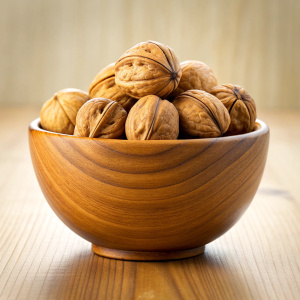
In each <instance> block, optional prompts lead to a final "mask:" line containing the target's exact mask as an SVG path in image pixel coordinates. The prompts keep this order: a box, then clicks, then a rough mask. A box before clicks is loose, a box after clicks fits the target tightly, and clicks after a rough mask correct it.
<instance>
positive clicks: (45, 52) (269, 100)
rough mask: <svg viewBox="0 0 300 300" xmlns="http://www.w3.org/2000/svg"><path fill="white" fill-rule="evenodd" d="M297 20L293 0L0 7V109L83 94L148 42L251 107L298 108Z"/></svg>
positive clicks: (298, 4) (19, 0) (18, 1)
mask: <svg viewBox="0 0 300 300" xmlns="http://www.w3.org/2000/svg"><path fill="white" fill-rule="evenodd" d="M299 13H300V1H299V0H284V1H283V0H264V1H260V0H253V1H247V0H227V1H222V0H215V1H206V0H197V1H196V0H185V1H180V0H164V1H161V0H144V1H140V0H115V1H106V0H90V1H88V2H86V1H81V0H72V1H70V0H65V1H60V0H51V1H49V0H48V1H38V0H30V1H24V0H15V1H13V2H11V1H5V0H2V1H0V36H1V41H2V43H1V47H0V58H1V59H0V95H1V98H0V103H2V104H9V103H14V104H28V103H30V104H36V105H37V106H38V107H40V106H41V105H42V103H43V102H44V101H46V100H47V99H49V98H50V97H52V95H53V94H54V93H55V92H57V91H58V90H61V89H63V88H68V87H75V88H80V89H82V90H85V91H87V89H88V87H89V85H90V83H91V82H92V79H93V78H94V76H95V75H96V74H97V73H98V72H99V71H100V69H102V68H103V67H105V66H106V65H108V64H109V63H111V62H114V61H116V60H118V59H119V57H120V56H121V55H122V54H123V53H124V51H126V50H127V49H129V48H130V47H132V46H133V45H135V44H137V43H139V42H142V41H147V40H149V39H152V40H156V41H158V42H161V43H165V44H167V45H169V46H170V47H172V48H173V49H174V51H175V53H176V54H177V56H178V57H179V59H180V61H185V60H193V59H194V60H200V61H204V62H205V63H207V64H208V65H209V66H210V67H211V68H212V69H213V71H214V73H215V75H216V77H217V79H218V82H219V83H220V84H222V83H232V84H238V85H241V86H243V87H245V89H246V91H248V92H249V94H250V95H251V96H252V97H253V99H254V100H255V101H256V103H257V105H258V107H259V108H262V107H265V108H285V109H288V108H300V101H299V96H298V92H297V91H298V83H299V80H300V78H299V69H300V56H299V52H300V39H299V35H300V18H299ZM37 24H38V25H37ZM20 91H22V95H21V96H20Z"/></svg>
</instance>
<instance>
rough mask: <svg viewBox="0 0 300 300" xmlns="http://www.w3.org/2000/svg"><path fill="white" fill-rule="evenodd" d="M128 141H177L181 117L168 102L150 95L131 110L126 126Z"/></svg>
mask: <svg viewBox="0 0 300 300" xmlns="http://www.w3.org/2000/svg"><path fill="white" fill-rule="evenodd" d="M125 133H126V136H127V139H128V140H175V139H177V137H178V134H179V116H178V112H177V110H176V108H175V106H174V105H173V104H172V103H171V102H169V101H168V100H161V99H160V98H159V97H158V96H155V95H149V96H146V97H143V98H141V99H140V100H139V101H138V102H137V103H136V104H135V105H134V106H133V107H132V109H131V110H130V112H129V114H128V118H127V120H126V124H125Z"/></svg>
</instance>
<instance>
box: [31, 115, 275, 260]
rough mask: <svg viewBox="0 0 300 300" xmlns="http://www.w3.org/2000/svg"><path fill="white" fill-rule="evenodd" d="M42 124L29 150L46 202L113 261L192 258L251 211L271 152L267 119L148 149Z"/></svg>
mask: <svg viewBox="0 0 300 300" xmlns="http://www.w3.org/2000/svg"><path fill="white" fill-rule="evenodd" d="M39 122H40V120H39V119H36V120H35V121H33V122H32V123H31V124H30V127H29V145H30V151H31V157H32V162H33V165H34V168H35V172H36V175H37V178H38V181H39V183H40V186H41V189H42V191H43V193H44V195H45V197H46V199H47V200H48V202H49V204H50V206H51V207H52V208H53V210H54V211H55V212H56V214H57V215H58V216H59V217H60V219H61V220H62V221H63V222H64V223H65V224H66V225H67V226H69V227H70V228H71V229H72V230H74V231H75V232H76V233H78V234H79V235H80V236H81V237H83V238H85V239H86V240H88V241H90V242H91V243H93V244H94V245H95V246H96V247H93V249H98V250H97V251H95V253H97V254H101V253H103V252H105V253H106V256H110V257H113V258H120V257H122V258H126V254H128V255H127V256H128V259H135V260H153V259H154V260H158V259H161V260H165V259H173V258H174V259H175V258H185V257H189V256H195V255H196V254H197V253H199V250H196V249H197V248H199V247H202V246H205V245H206V244H207V243H210V242H211V241H213V240H214V239H216V238H217V237H219V236H221V235H222V234H223V233H225V232H226V231H227V230H228V229H229V228H231V227H232V226H233V225H234V224H235V223H236V222H237V221H238V219H239V218H240V217H241V215H242V214H243V213H244V212H245V210H246V209H247V207H248V206H249V204H250V203H251V201H252V199H253V197H254V195H255V192H256V190H257V188H258V185H259V183H260V180H261V177H262V174H263V170H264V166H265V162H266V158H267V151H268V145H269V131H268V127H267V125H266V124H265V123H263V122H261V121H257V122H259V123H257V127H258V129H257V130H255V131H253V132H251V133H248V134H242V135H236V136H228V137H223V138H210V139H192V140H149V141H135V140H134V141H131V140H117V139H92V138H85V137H75V136H70V135H69V136H68V135H61V134H56V133H53V132H49V131H45V130H42V129H41V128H40V125H39ZM100 247H104V248H109V249H114V251H106V250H103V251H101V250H99V248H100ZM195 248H196V249H195ZM193 249H195V250H193ZM116 250H119V251H116ZM123 250H124V251H123ZM153 251H154V252H157V253H151V252H153ZM149 252H150V253H149ZM168 252H169V253H168ZM171 252H174V253H171ZM180 252H181V253H180ZM200 252H201V253H202V252H203V251H202V250H201V251H200ZM109 253H111V255H109ZM118 253H119V254H118ZM114 254H115V255H114Z"/></svg>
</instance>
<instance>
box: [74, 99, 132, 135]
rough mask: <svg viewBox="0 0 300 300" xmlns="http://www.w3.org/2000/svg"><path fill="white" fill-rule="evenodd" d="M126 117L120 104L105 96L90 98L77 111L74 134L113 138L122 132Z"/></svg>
mask: <svg viewBox="0 0 300 300" xmlns="http://www.w3.org/2000/svg"><path fill="white" fill-rule="evenodd" d="M126 117H127V112H126V110H125V109H124V108H123V107H122V105H121V104H119V103H118V102H115V101H113V100H109V99H105V98H96V99H91V100H89V101H88V102H86V103H85V104H84V105H83V106H82V107H81V108H80V110H79V111H78V114H77V117H76V127H75V131H74V135H75V136H86V137H91V138H102V139H115V138H120V137H122V136H123V134H124V126H125V121H126Z"/></svg>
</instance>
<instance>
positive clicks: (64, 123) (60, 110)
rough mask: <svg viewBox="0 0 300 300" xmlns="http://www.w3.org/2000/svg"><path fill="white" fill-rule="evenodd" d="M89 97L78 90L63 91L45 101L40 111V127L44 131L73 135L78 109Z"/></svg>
mask: <svg viewBox="0 0 300 300" xmlns="http://www.w3.org/2000/svg"><path fill="white" fill-rule="evenodd" d="M88 99H89V95H88V94H87V93H86V92H84V91H81V90H78V89H64V90H61V91H59V92H57V93H56V94H54V96H53V97H52V98H51V99H49V100H47V101H46V102H45V103H44V105H43V107H42V110H41V114H40V118H41V126H42V128H44V129H45V130H49V131H53V132H58V133H65V134H73V132H74V127H75V124H76V115H77V112H78V110H79V108H80V107H81V106H82V105H83V104H84V103H85V102H86V101H87V100H88Z"/></svg>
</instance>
